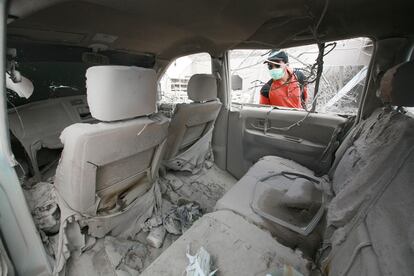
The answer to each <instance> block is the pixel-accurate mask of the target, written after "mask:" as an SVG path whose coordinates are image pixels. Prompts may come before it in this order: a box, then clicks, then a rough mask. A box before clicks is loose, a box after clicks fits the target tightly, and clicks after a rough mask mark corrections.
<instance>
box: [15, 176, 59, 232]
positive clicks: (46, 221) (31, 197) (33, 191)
mask: <svg viewBox="0 0 414 276" xmlns="http://www.w3.org/2000/svg"><path fill="white" fill-rule="evenodd" d="M23 192H24V195H25V197H26V201H27V204H28V205H29V208H30V211H31V213H32V216H33V220H34V222H35V224H36V226H37V227H38V229H39V230H42V231H43V232H45V233H47V234H55V233H57V232H58V231H59V225H60V223H59V219H60V210H59V207H58V205H57V201H56V195H55V193H54V188H53V184H51V183H49V182H39V183H37V184H35V185H33V186H32V187H31V188H28V189H23Z"/></svg>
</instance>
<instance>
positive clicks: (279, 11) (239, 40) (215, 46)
mask: <svg viewBox="0 0 414 276" xmlns="http://www.w3.org/2000/svg"><path fill="white" fill-rule="evenodd" d="M409 6H410V1H408V0H399V1H397V0H394V1H377V0H273V1H272V0H255V1H241V0H176V1H171V0H169V1H168V0H167V1H166V0H164V1H162V0H140V1H137V0H86V1H65V0H37V1H27V0H14V1H11V2H10V8H9V17H8V18H9V19H8V21H9V24H8V39H9V40H11V41H30V42H41V43H49V44H64V45H72V46H81V47H88V46H90V45H93V44H100V45H101V44H104V45H106V46H108V47H109V49H110V50H117V51H128V52H138V53H151V54H155V55H156V56H157V58H158V59H166V60H169V59H171V58H173V57H176V56H180V55H185V54H189V53H195V52H204V51H205V52H209V53H210V54H212V55H213V56H215V55H220V54H221V53H222V52H223V51H225V50H227V49H232V48H271V47H288V46H295V45H304V44H309V43H314V42H315V41H316V39H315V38H316V37H317V39H318V40H320V41H328V40H335V39H340V38H348V37H356V36H369V37H374V38H383V37H392V36H410V35H412V33H413V29H412V24H411V23H412V22H411V14H410V11H409V8H408V7H409ZM325 8H326V13H325V16H324V17H323V18H322V20H321V22H320V25H319V27H318V28H317V35H316V36H315V35H314V33H312V31H311V28H313V30H315V29H316V27H315V26H316V25H317V22H318V21H319V20H320V18H321V14H323V10H324V9H325Z"/></svg>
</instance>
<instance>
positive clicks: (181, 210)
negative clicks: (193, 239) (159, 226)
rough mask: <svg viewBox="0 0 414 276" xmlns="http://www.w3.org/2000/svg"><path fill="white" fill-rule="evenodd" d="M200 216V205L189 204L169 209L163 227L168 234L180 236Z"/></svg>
mask: <svg viewBox="0 0 414 276" xmlns="http://www.w3.org/2000/svg"><path fill="white" fill-rule="evenodd" d="M202 215H203V212H202V211H201V208H200V205H198V204H197V203H194V202H190V203H188V204H185V205H181V206H178V207H176V208H173V209H171V210H170V212H168V214H167V215H166V216H165V217H164V220H163V225H164V227H165V229H166V230H167V232H168V233H171V234H174V235H181V234H182V233H184V232H185V231H187V230H188V229H189V228H190V227H191V225H193V223H194V222H195V221H196V220H197V219H199V218H200V217H201V216H202Z"/></svg>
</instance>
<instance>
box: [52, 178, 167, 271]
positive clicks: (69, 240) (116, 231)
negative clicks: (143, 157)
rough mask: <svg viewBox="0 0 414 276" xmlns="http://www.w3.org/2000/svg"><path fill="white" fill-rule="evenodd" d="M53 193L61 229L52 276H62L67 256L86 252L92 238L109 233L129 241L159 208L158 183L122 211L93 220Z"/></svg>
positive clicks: (92, 243)
mask: <svg viewBox="0 0 414 276" xmlns="http://www.w3.org/2000/svg"><path fill="white" fill-rule="evenodd" d="M54 190H55V189H54ZM55 191H56V195H57V200H58V203H59V207H60V209H61V225H60V230H59V239H58V249H57V254H56V262H55V265H54V270H53V274H54V275H60V276H62V275H65V264H66V262H67V260H68V259H69V258H70V256H71V255H72V254H77V256H79V255H80V254H81V253H83V252H85V251H86V250H88V249H90V248H91V247H92V246H93V245H94V243H95V241H96V239H95V237H97V238H103V237H105V235H107V234H108V233H109V232H111V235H112V236H118V237H120V238H125V239H127V238H130V237H133V236H135V235H136V233H138V232H139V231H141V225H142V224H143V223H144V222H145V221H146V220H147V219H148V218H150V217H151V216H152V215H153V213H158V210H159V208H160V204H161V192H160V189H159V186H158V182H155V183H154V185H153V187H152V188H151V189H150V190H148V192H147V193H146V194H144V195H143V196H141V197H139V198H137V199H136V200H135V201H134V202H133V203H131V204H130V205H129V206H127V207H126V208H125V209H123V210H122V211H120V212H118V213H115V214H110V215H106V216H95V217H91V216H89V215H85V214H80V213H79V212H77V211H75V210H73V209H72V208H70V207H69V206H68V205H67V204H66V202H65V201H64V200H63V198H62V197H61V196H59V193H58V192H57V190H55ZM86 226H87V227H86ZM86 231H87V232H86ZM119 275H122V273H121V274H119Z"/></svg>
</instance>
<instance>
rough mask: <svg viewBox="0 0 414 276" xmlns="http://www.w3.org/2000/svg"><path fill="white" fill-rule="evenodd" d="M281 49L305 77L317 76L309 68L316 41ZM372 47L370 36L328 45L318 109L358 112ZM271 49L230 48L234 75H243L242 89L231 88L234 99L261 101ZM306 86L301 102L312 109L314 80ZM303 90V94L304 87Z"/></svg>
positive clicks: (267, 75) (267, 78)
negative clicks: (266, 62) (303, 100)
mask: <svg viewBox="0 0 414 276" xmlns="http://www.w3.org/2000/svg"><path fill="white" fill-rule="evenodd" d="M282 50H284V51H285V52H286V53H287V55H288V58H289V60H288V61H289V63H288V66H289V67H290V68H291V70H292V71H295V72H298V71H299V72H302V74H303V76H304V79H305V81H306V80H312V79H315V78H314V75H316V70H314V72H315V74H314V75H313V76H312V73H310V72H312V71H311V67H312V65H313V64H314V63H315V62H316V58H317V56H318V47H317V45H316V44H314V45H307V46H300V47H292V48H288V49H282ZM372 50H373V44H372V42H371V40H370V39H368V38H355V39H347V40H341V41H335V47H333V48H332V46H331V47H327V48H326V50H325V57H324V65H323V66H324V69H323V73H322V76H321V79H320V85H319V93H318V96H317V99H316V101H317V106H316V111H317V112H322V113H335V114H346V115H353V114H356V113H357V111H358V101H359V98H360V95H361V92H362V91H363V86H364V83H365V78H366V75H367V68H368V64H369V61H370V58H371V54H372ZM328 52H329V53H328ZM269 53H270V49H268V50H262V49H260V50H258V49H251V50H232V51H230V53H229V57H230V70H231V75H239V76H240V77H241V78H242V79H243V87H242V89H241V90H232V91H231V100H232V102H233V103H242V104H246V103H247V104H260V97H261V93H260V90H261V88H262V87H263V85H265V84H266V83H268V82H269V81H270V80H271V77H270V74H269V69H268V66H267V64H264V63H263V62H264V61H265V60H266V58H267V57H268V55H269ZM299 74H300V73H299ZM302 80H303V78H302ZM270 83H272V82H271V81H270ZM304 86H305V87H306V93H307V97H306V102H305V103H304V104H302V106H303V107H304V108H306V109H310V108H311V106H312V102H313V101H314V100H315V99H314V87H315V83H314V82H311V83H308V84H307V85H304ZM301 93H302V94H301V95H303V93H304V92H303V89H302V90H301Z"/></svg>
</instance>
